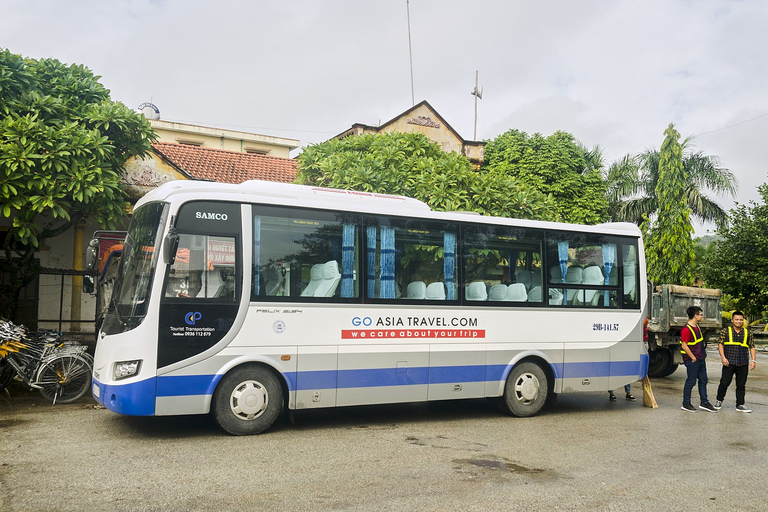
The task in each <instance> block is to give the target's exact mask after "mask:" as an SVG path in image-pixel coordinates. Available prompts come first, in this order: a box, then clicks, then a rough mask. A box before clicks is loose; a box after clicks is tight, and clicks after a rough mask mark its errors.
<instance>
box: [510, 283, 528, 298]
mask: <svg viewBox="0 0 768 512" xmlns="http://www.w3.org/2000/svg"><path fill="white" fill-rule="evenodd" d="M507 300H508V301H511V302H525V301H527V300H528V292H527V291H525V285H524V284H523V283H512V284H511V285H509V286H508V287H507Z"/></svg>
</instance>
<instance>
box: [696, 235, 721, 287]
mask: <svg viewBox="0 0 768 512" xmlns="http://www.w3.org/2000/svg"><path fill="white" fill-rule="evenodd" d="M718 239H719V237H717V236H702V237H698V238H695V239H694V240H693V252H694V254H695V255H696V257H695V258H694V267H693V268H694V270H693V283H694V285H696V286H700V285H703V286H707V283H706V275H705V274H706V271H707V258H708V257H709V255H710V254H713V253H714V252H715V247H716V244H714V243H713V242H714V241H716V240H718Z"/></svg>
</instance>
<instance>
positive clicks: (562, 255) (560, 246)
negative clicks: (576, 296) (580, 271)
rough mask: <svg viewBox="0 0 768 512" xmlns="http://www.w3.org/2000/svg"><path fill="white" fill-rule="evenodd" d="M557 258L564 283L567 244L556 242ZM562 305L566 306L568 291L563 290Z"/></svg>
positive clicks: (566, 269) (566, 264) (566, 268)
mask: <svg viewBox="0 0 768 512" xmlns="http://www.w3.org/2000/svg"><path fill="white" fill-rule="evenodd" d="M557 258H558V259H559V260H560V274H561V278H562V280H563V282H565V274H567V273H568V242H557ZM563 304H568V290H563Z"/></svg>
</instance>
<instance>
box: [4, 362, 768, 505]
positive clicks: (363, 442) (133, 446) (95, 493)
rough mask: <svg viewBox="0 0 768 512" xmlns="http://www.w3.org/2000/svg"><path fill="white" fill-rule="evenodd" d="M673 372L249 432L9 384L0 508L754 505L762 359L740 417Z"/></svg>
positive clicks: (759, 488) (761, 456) (765, 378)
mask: <svg viewBox="0 0 768 512" xmlns="http://www.w3.org/2000/svg"><path fill="white" fill-rule="evenodd" d="M712 356H713V353H712V352H710V358H709V361H710V364H709V375H710V379H711V383H710V385H709V393H710V397H711V399H712V400H713V401H714V394H715V391H716V385H717V380H719V374H720V365H719V364H715V361H716V360H717V358H715V357H712ZM683 381H684V372H683V370H678V371H677V372H676V373H675V374H674V375H672V376H671V377H669V378H666V379H657V380H655V381H654V393H655V396H656V400H657V401H658V403H659V408H658V409H655V410H654V409H648V408H644V407H642V405H641V404H640V403H639V402H638V403H634V404H633V403H629V402H625V401H624V400H620V401H619V402H618V403H609V402H608V400H607V395H606V394H603V393H599V394H598V393H583V394H575V395H562V396H561V397H559V400H558V404H557V407H556V408H555V409H554V410H552V411H549V412H547V413H545V414H542V415H540V416H538V417H535V418H528V419H515V418H509V417H505V416H502V415H500V414H498V413H497V412H496V410H495V409H494V408H493V407H492V406H491V405H490V404H489V403H488V402H486V401H484V400H475V401H466V402H444V403H438V404H418V405H397V406H382V407H378V406H377V407H355V408H343V409H336V410H330V411H314V412H305V413H299V414H297V415H296V424H295V425H290V424H289V423H288V422H287V421H285V420H283V421H280V422H279V423H278V424H277V425H276V426H275V427H274V428H273V429H272V430H270V431H269V432H268V433H266V434H263V435H261V436H254V437H231V436H228V435H226V434H224V433H223V432H222V431H220V430H219V429H218V427H217V426H216V425H215V424H214V423H213V422H212V421H211V420H210V419H209V418H208V417H176V418H129V417H121V416H117V415H115V414H113V413H111V412H109V411H106V410H103V409H96V408H95V405H94V402H92V401H91V400H90V399H83V400H81V401H80V402H79V403H76V404H70V405H57V406H51V405H49V404H46V403H45V402H44V401H43V400H42V398H41V397H40V395H39V394H36V393H30V392H26V391H22V390H20V389H18V388H17V389H15V390H14V392H13V394H12V396H11V397H7V396H5V395H0V511H9V512H16V511H44V510H57V511H66V510H73V511H74V510H77V511H80V510H100V511H101V510H104V511H109V510H117V511H122V510H163V511H165V510H170V511H187V510H205V511H207V510H211V511H212V510H216V511H227V510H234V509H241V510H266V511H270V510H274V511H278V510H280V511H283V510H349V511H356V510H397V511H408V510H418V511H440V512H444V511H453V510H461V511H474V510H477V511H480V510H483V511H487V510H545V509H548V510H580V511H583V510H644V511H646V510H651V511H653V510H658V511H665V512H666V511H668V510H671V509H678V510H713V511H714V510H717V511H720V510H724V509H726V508H727V509H730V510H760V511H762V510H765V508H766V505H765V503H766V501H767V500H768V490H766V487H767V486H766V485H765V483H764V482H763V480H764V478H763V475H764V472H765V468H766V460H768V442H766V441H768V421H766V420H767V419H768V356H766V355H764V354H760V355H759V359H758V366H757V369H756V371H755V372H752V374H751V375H750V378H749V382H748V384H747V401H748V403H749V405H750V406H751V407H752V408H753V410H754V413H752V414H743V413H737V412H736V411H735V409H734V398H733V385H732V388H731V390H730V394H729V396H728V402H727V403H726V407H725V408H724V409H723V410H722V411H720V412H719V413H716V414H711V413H706V412H703V411H700V412H698V413H696V414H691V413H686V412H683V411H681V410H680V401H681V395H682V386H683ZM634 388H635V390H637V392H638V395H639V394H640V386H639V384H638V385H636V386H634ZM694 397H696V392H694Z"/></svg>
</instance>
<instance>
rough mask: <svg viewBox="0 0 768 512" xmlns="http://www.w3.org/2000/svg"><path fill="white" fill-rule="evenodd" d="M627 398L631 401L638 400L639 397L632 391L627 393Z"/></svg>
mask: <svg viewBox="0 0 768 512" xmlns="http://www.w3.org/2000/svg"><path fill="white" fill-rule="evenodd" d="M627 400H629V401H630V402H637V398H635V396H634V395H633V394H632V393H627Z"/></svg>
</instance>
